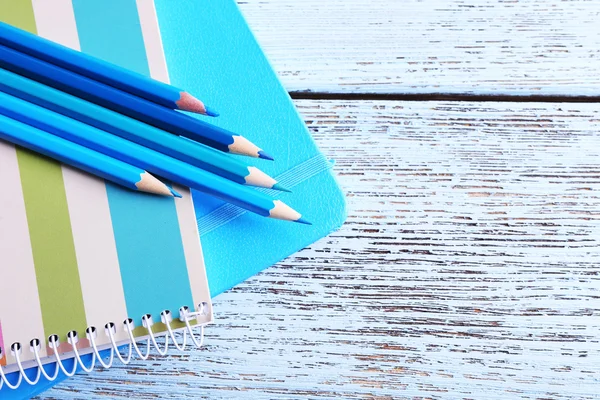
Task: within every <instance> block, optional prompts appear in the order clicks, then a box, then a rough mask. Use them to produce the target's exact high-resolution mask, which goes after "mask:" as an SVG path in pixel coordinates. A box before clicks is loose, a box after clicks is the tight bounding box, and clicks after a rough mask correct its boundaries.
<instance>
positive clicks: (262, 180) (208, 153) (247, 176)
mask: <svg viewBox="0 0 600 400" xmlns="http://www.w3.org/2000/svg"><path fill="white" fill-rule="evenodd" d="M0 91H3V92H5V93H8V94H11V95H13V96H15V97H19V98H21V99H24V100H27V101H29V102H31V103H34V104H37V105H39V106H42V107H44V108H48V109H50V110H52V111H55V112H57V113H59V114H63V115H66V116H68V117H70V118H73V119H76V120H78V121H81V122H84V123H86V124H88V125H92V126H94V127H96V128H98V129H102V130H104V131H107V132H110V133H112V134H115V135H117V136H120V137H122V138H124V139H127V140H130V141H132V142H135V143H138V144H141V145H143V146H146V147H149V148H151V149H153V150H156V151H158V152H161V153H163V154H166V155H169V156H171V157H174V158H177V159H178V160H181V161H185V162H187V163H189V164H192V165H194V166H196V167H199V168H202V169H204V170H206V171H209V172H212V173H213V174H217V175H219V176H222V177H224V178H227V179H229V180H232V181H234V182H237V183H241V184H244V185H251V186H258V187H264V188H270V189H276V190H287V189H285V188H284V187H282V186H280V185H278V184H277V181H276V180H275V179H273V178H271V177H270V176H268V175H267V174H265V173H264V172H262V171H261V170H259V169H258V168H256V167H248V166H247V165H245V164H244V163H242V162H241V161H239V160H238V159H236V158H235V157H231V156H229V155H227V154H225V153H223V152H220V151H217V150H214V149H211V148H210V147H207V146H205V145H202V144H199V143H195V142H193V141H191V140H188V139H185V138H182V137H179V136H176V135H172V134H170V133H167V132H165V131H163V130H160V129H158V128H155V127H153V126H151V125H148V124H144V123H142V122H140V121H138V120H135V119H133V118H129V117H127V116H124V115H122V114H119V113H116V112H114V111H111V110H108V109H106V108H104V107H101V106H99V105H97V104H94V103H90V102H88V101H85V100H82V99H80V98H78V97H75V96H72V95H70V94H67V93H64V92H61V91H60V90H57V89H54V88H51V87H49V86H46V85H44V84H41V83H39V82H36V81H34V80H31V79H28V78H26V77H23V76H21V75H17V74H14V73H12V72H9V71H6V70H3V69H1V68H0Z"/></svg>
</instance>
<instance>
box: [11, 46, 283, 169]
mask: <svg viewBox="0 0 600 400" xmlns="http://www.w3.org/2000/svg"><path fill="white" fill-rule="evenodd" d="M0 67H2V68H4V69H7V70H9V71H12V72H14V73H16V74H19V75H23V76H26V77H28V78H31V79H33V80H36V81H38V82H41V83H43V84H46V85H48V86H51V87H54V88H56V89H59V90H62V91H63V92H66V93H69V94H72V95H74V96H77V97H80V98H82V99H85V100H88V101H90V102H92V103H96V104H98V105H100V106H103V107H106V108H108V109H111V110H113V111H116V112H119V113H121V114H124V115H127V116H129V117H131V118H135V119H137V120H139V121H142V122H145V123H147V124H149V125H153V126H155V127H157V128H160V129H162V130H165V131H168V132H171V133H174V134H177V135H181V136H184V137H187V138H189V139H192V140H195V141H197V142H200V143H203V144H205V145H207V146H210V147H213V148H215V149H217V150H221V151H225V152H231V153H236V154H243V155H247V156H250V157H260V158H265V159H268V160H272V158H271V156H269V155H268V154H266V153H265V152H263V151H262V150H261V149H260V148H259V147H257V146H256V145H254V144H253V143H252V142H250V141H249V140H248V139H246V138H244V137H243V136H240V135H238V134H235V133H233V132H230V131H228V130H226V129H223V128H220V127H218V126H215V125H211V124H208V123H206V122H204V121H200V120H198V119H196V118H192V117H190V116H189V115H185V114H183V113H180V112H178V111H175V110H170V109H168V108H165V107H162V106H159V105H157V104H155V103H152V102H150V101H148V100H145V99H142V98H140V97H137V96H134V95H131V94H129V93H126V92H123V91H122V90H119V89H115V88H113V87H111V86H108V85H105V84H103V83H100V82H97V81H95V80H92V79H89V78H86V77H84V76H82V75H79V74H76V73H73V72H71V71H68V70H66V69H63V68H60V67H57V66H56V65H53V64H49V63H47V62H45V61H42V60H39V59H37V58H34V57H31V56H29V55H27V54H24V53H21V52H19V51H17V50H14V49H11V48H9V47H6V46H2V45H0Z"/></svg>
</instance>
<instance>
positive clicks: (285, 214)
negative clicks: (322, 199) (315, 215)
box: [269, 200, 308, 224]
mask: <svg viewBox="0 0 600 400" xmlns="http://www.w3.org/2000/svg"><path fill="white" fill-rule="evenodd" d="M273 204H274V206H275V207H273V208H272V209H271V211H270V212H269V218H276V219H283V220H285V221H297V222H300V223H301V224H306V223H307V222H308V221H306V220H303V219H302V215H301V214H300V213H299V212H298V211H296V210H294V209H293V208H292V207H290V206H288V205H287V204H285V203H284V202H283V201H281V200H273Z"/></svg>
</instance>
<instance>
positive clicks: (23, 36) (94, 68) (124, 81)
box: [0, 22, 219, 117]
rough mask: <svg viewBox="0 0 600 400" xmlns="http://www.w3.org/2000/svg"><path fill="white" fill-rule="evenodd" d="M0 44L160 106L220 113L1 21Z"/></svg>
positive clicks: (172, 89)
mask: <svg viewBox="0 0 600 400" xmlns="http://www.w3.org/2000/svg"><path fill="white" fill-rule="evenodd" d="M0 44H2V45H4V46H7V47H10V48H13V49H15V50H18V51H20V52H22V53H25V54H28V55H30V56H32V57H35V58H39V59H40V60H44V61H46V62H48V63H50V64H54V65H56V66H59V67H61V68H64V69H67V70H69V71H72V72H75V73H78V74H80V75H83V76H86V77H88V78H90V79H94V80H96V81H98V82H102V83H104V84H106V85H109V86H112V87H114V88H117V89H120V90H123V91H125V92H127V93H131V94H133V95H135V96H139V97H142V98H144V99H146V100H148V101H151V102H153V103H156V104H158V105H161V106H163V107H168V108H171V109H179V110H183V111H191V112H195V113H199V114H205V115H209V116H211V117H216V116H218V115H219V114H218V113H217V112H215V111H214V110H211V109H210V108H209V107H207V106H206V105H205V104H204V103H203V102H202V101H200V100H198V99H196V98H195V97H194V96H192V95H191V94H189V93H187V92H185V91H183V90H181V89H178V88H176V87H174V86H171V85H168V84H166V83H163V82H160V81H157V80H154V79H151V78H148V77H146V76H144V75H141V74H136V73H135V72H133V71H130V70H128V69H125V68H121V67H119V66H117V65H114V64H111V63H109V62H106V61H104V60H101V59H99V58H96V57H92V56H90V55H87V54H85V53H81V52H79V51H75V50H72V49H70V48H68V47H65V46H62V45H60V44H58V43H54V42H52V41H50V40H47V39H44V38H42V37H40V36H37V35H34V34H31V33H29V32H26V31H24V30H21V29H18V28H15V27H13V26H10V25H8V24H6V23H3V22H0Z"/></svg>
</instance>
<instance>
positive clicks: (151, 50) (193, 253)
mask: <svg viewBox="0 0 600 400" xmlns="http://www.w3.org/2000/svg"><path fill="white" fill-rule="evenodd" d="M137 8H138V14H139V16H140V24H141V26H142V35H143V36H144V45H145V47H146V54H147V57H148V65H149V67H150V75H151V76H152V78H154V79H156V80H160V81H163V82H165V83H169V74H168V72H167V64H166V62H165V57H164V51H163V46H162V40H161V37H160V29H159V27H158V19H157V17H156V10H155V8H154V1H153V0H137ZM173 188H174V189H175V190H176V191H178V192H179V193H180V194H181V195H182V196H183V198H181V199H176V200H175V207H176V210H177V218H178V220H179V229H180V230H181V237H182V241H183V251H184V254H185V260H186V264H187V269H188V276H189V279H190V287H191V290H192V298H193V299H194V304H193V305H191V304H189V306H190V307H192V306H194V307H195V306H197V305H198V304H199V303H201V302H207V303H209V304H210V292H209V290H208V280H207V278H206V269H205V267H204V257H203V255H202V246H201V245H200V237H199V235H198V225H197V224H196V213H195V211H194V203H193V201H192V195H191V192H190V189H189V188H185V187H182V186H175V185H174V187H173ZM183 305H185V304H182V306H183ZM210 310H211V312H210V313H209V314H208V315H207V316H206V318H205V319H204V320H202V321H199V322H203V323H204V322H210V321H212V307H210Z"/></svg>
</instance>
